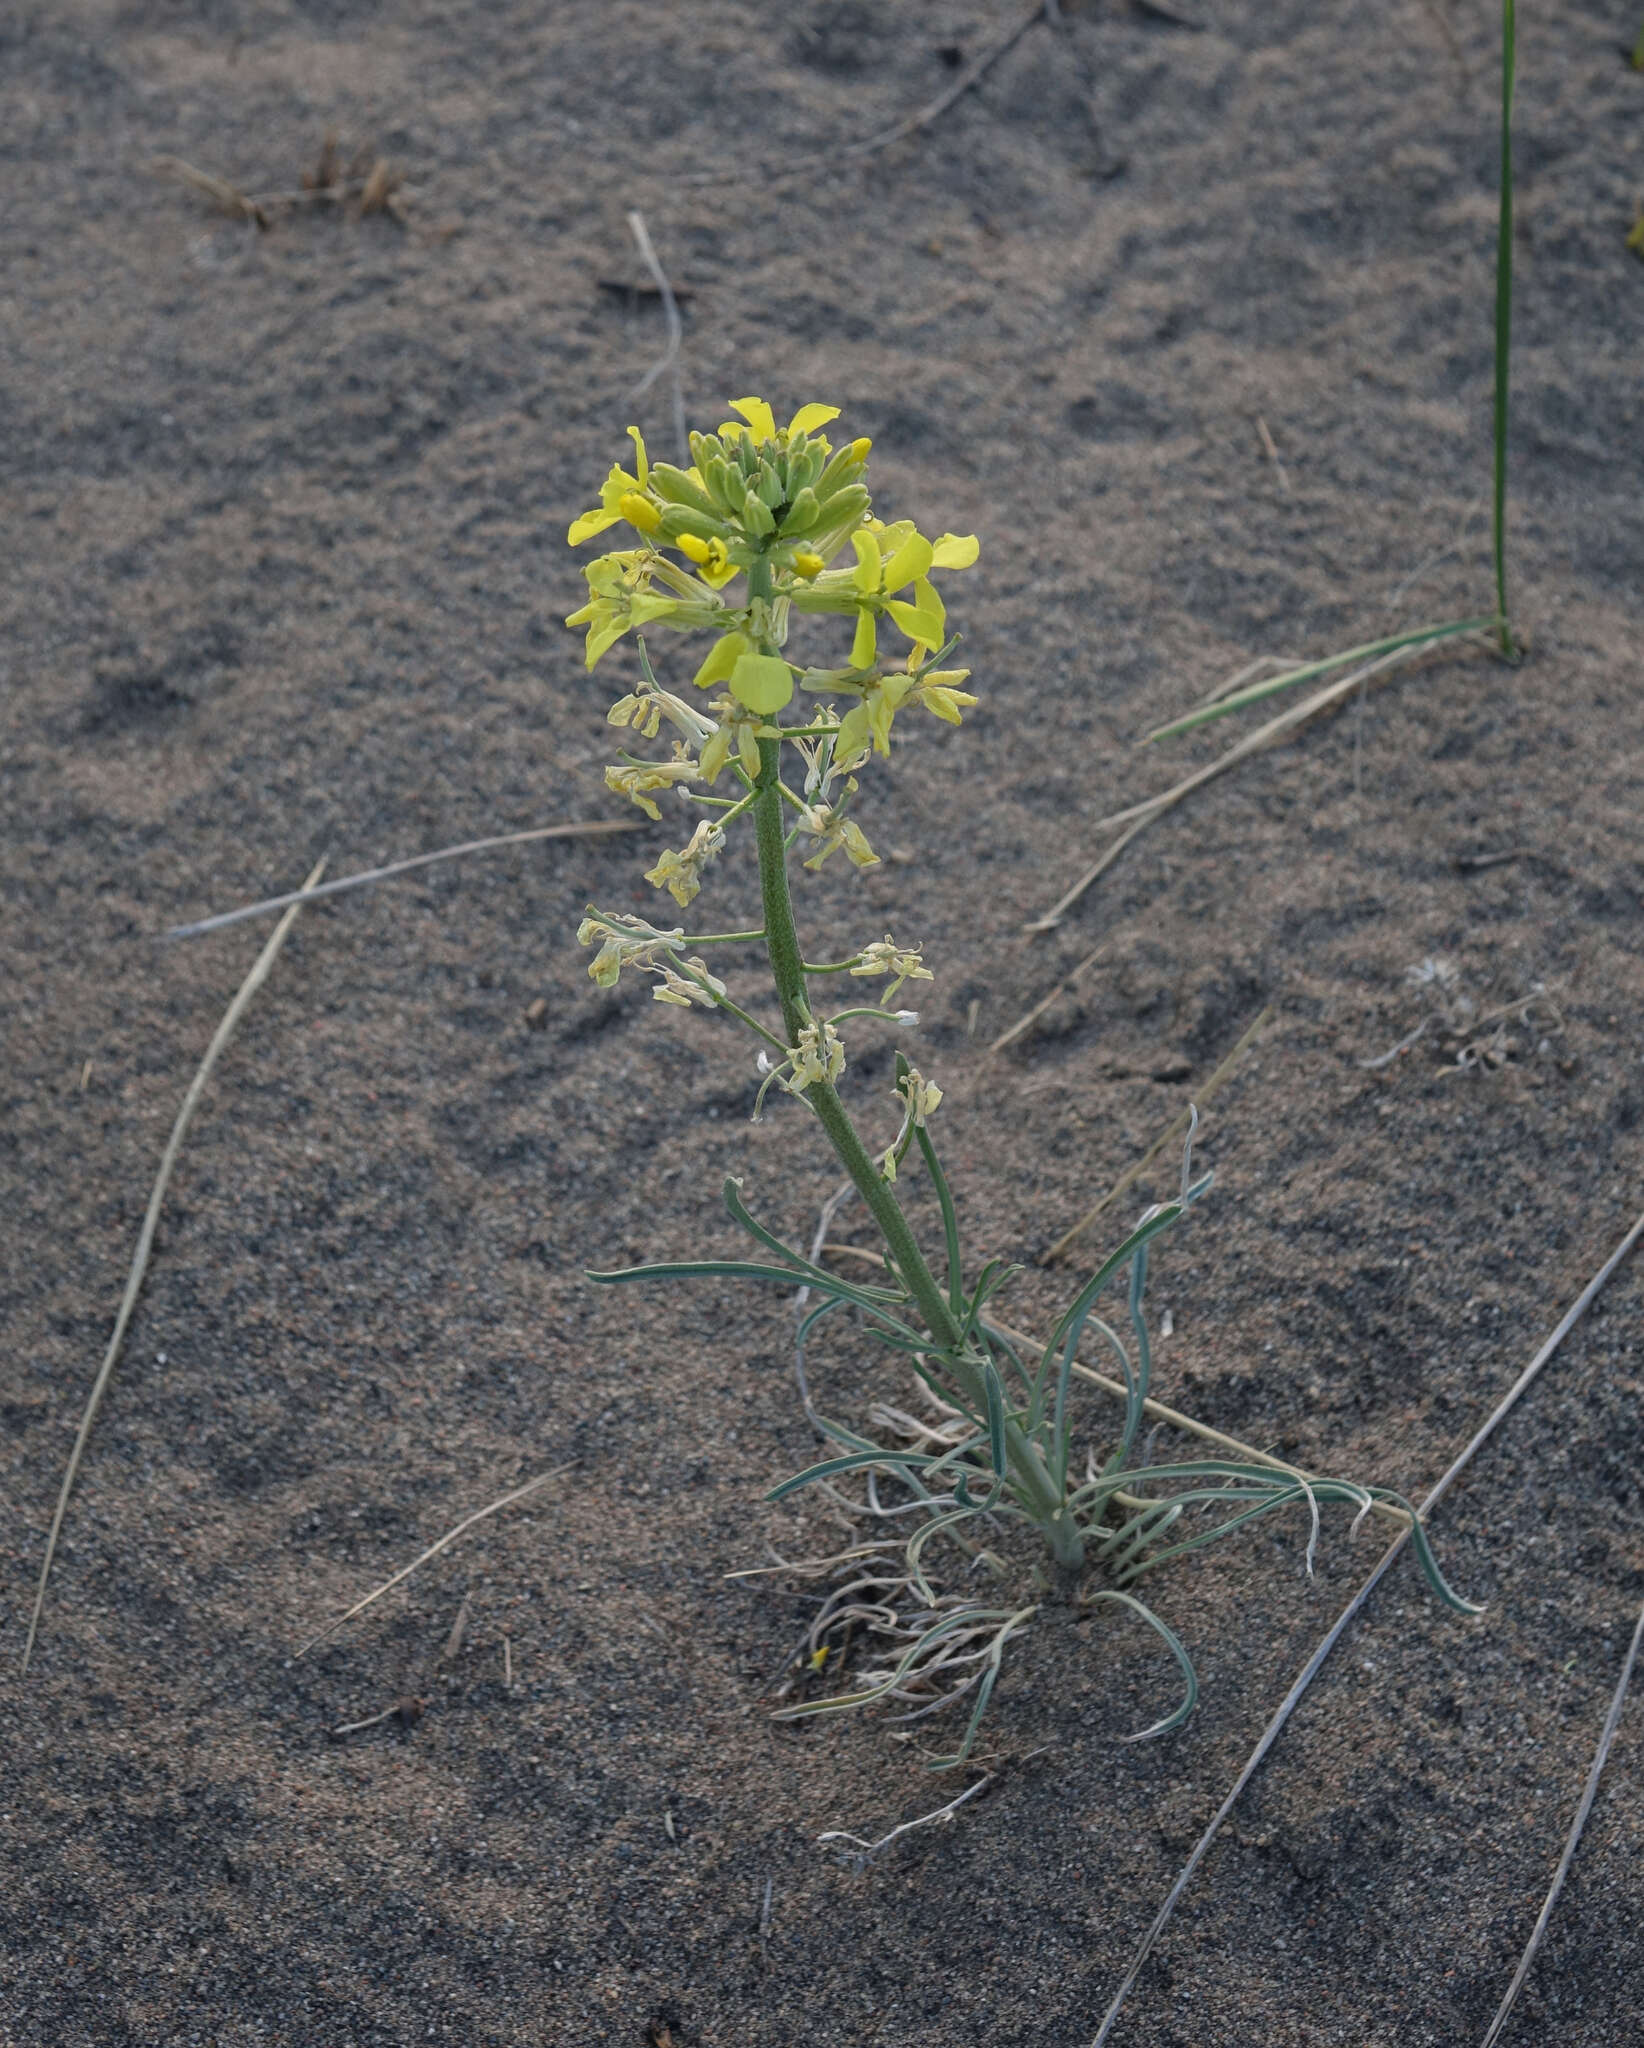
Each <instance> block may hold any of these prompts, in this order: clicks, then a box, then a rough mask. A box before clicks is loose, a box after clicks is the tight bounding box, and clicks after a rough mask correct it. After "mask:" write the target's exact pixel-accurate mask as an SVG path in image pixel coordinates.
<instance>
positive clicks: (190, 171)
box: [148, 156, 270, 234]
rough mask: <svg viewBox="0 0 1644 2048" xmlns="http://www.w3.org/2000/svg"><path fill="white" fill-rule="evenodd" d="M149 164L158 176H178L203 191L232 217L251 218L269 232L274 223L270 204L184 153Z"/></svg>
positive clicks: (155, 159)
mask: <svg viewBox="0 0 1644 2048" xmlns="http://www.w3.org/2000/svg"><path fill="white" fill-rule="evenodd" d="M148 167H149V169H150V170H151V171H152V172H153V173H154V174H155V176H156V177H158V178H175V179H176V180H177V182H178V183H179V184H180V185H188V186H191V187H192V188H193V189H194V190H195V191H196V192H199V193H202V194H203V195H204V196H205V197H206V198H207V199H209V200H210V201H211V203H212V205H213V206H215V207H217V208H218V209H219V211H221V212H223V213H226V214H227V215H228V216H229V218H230V219H231V220H243V221H249V222H250V223H251V225H252V226H253V227H256V228H260V229H261V230H262V231H263V233H264V234H266V233H267V232H268V229H269V226H270V222H269V218H268V211H267V209H266V207H265V206H264V205H263V204H262V203H261V202H260V201H259V200H256V199H251V198H248V197H247V195H246V194H245V193H244V192H242V191H241V190H240V188H239V186H238V185H231V184H230V183H229V182H228V180H227V179H226V178H216V177H213V176H212V174H211V172H210V171H202V170H199V169H197V168H196V167H195V165H193V164H191V163H185V162H184V160H183V159H182V158H181V157H180V156H157V157H153V158H151V159H150V160H149V166H148Z"/></svg>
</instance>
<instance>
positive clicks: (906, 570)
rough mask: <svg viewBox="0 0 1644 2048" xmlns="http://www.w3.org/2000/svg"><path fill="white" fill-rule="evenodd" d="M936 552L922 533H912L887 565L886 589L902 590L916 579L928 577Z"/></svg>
mask: <svg viewBox="0 0 1644 2048" xmlns="http://www.w3.org/2000/svg"><path fill="white" fill-rule="evenodd" d="M935 555H936V550H935V549H934V548H933V547H932V546H931V544H930V542H929V541H928V540H926V538H925V536H924V535H923V534H922V533H910V534H909V535H908V537H907V539H906V540H905V541H903V543H902V545H901V546H900V547H899V548H898V549H897V550H896V552H895V554H894V555H892V556H891V558H890V560H889V561H888V562H887V563H886V564H885V588H886V589H887V590H900V589H902V588H903V586H904V585H905V584H909V583H911V582H913V580H914V579H915V577H918V576H927V575H929V573H930V566H931V563H932V561H933V560H934V559H935Z"/></svg>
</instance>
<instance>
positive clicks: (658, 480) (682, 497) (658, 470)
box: [650, 462, 714, 516]
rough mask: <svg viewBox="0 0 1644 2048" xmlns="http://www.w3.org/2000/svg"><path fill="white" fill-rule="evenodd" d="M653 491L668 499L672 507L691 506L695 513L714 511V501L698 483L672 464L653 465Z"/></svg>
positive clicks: (711, 512) (710, 513) (710, 512)
mask: <svg viewBox="0 0 1644 2048" xmlns="http://www.w3.org/2000/svg"><path fill="white" fill-rule="evenodd" d="M650 481H651V489H652V490H653V491H655V493H656V495H657V496H658V497H659V498H666V499H667V501H668V503H669V504H670V505H689V506H690V507H691V509H692V510H693V511H695V512H706V513H708V514H709V515H710V516H711V515H712V514H713V511H714V501H713V499H712V498H710V497H709V496H708V493H707V492H706V491H705V490H704V489H703V488H702V486H701V485H700V484H699V483H698V482H697V481H696V479H695V478H694V477H689V476H687V475H686V474H685V472H684V470H682V469H675V468H674V466H673V464H672V463H671V462H653V463H652V464H651V479H650Z"/></svg>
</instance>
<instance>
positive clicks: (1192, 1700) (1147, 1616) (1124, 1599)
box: [1091, 1588, 1199, 1742]
mask: <svg viewBox="0 0 1644 2048" xmlns="http://www.w3.org/2000/svg"><path fill="white" fill-rule="evenodd" d="M1098 1600H1113V1601H1116V1602H1117V1603H1118V1604H1119V1606H1121V1607H1128V1608H1129V1609H1130V1611H1131V1613H1132V1614H1137V1615H1140V1616H1141V1618H1142V1620H1143V1621H1145V1622H1146V1623H1147V1625H1148V1627H1149V1628H1150V1629H1152V1631H1153V1633H1154V1634H1155V1635H1156V1636H1158V1637H1159V1638H1160V1640H1161V1641H1162V1642H1163V1643H1164V1645H1165V1647H1166V1648H1167V1649H1168V1650H1169V1652H1170V1654H1171V1656H1173V1657H1174V1658H1175V1660H1176V1662H1177V1663H1178V1664H1179V1665H1180V1666H1181V1672H1182V1676H1183V1678H1185V1679H1186V1681H1187V1692H1186V1695H1185V1696H1184V1698H1183V1700H1182V1703H1181V1705H1180V1706H1179V1707H1178V1708H1177V1709H1176V1710H1175V1712H1174V1713H1171V1714H1166V1715H1165V1717H1164V1719H1163V1720H1162V1721H1155V1722H1154V1723H1153V1726H1152V1727H1151V1728H1141V1729H1138V1730H1137V1732H1136V1733H1135V1734H1134V1735H1125V1736H1121V1737H1120V1740H1121V1741H1123V1742H1150V1741H1152V1739H1153V1738H1154V1736H1156V1735H1168V1734H1169V1733H1170V1732H1171V1730H1172V1729H1173V1728H1179V1727H1180V1726H1181V1725H1182V1723H1183V1722H1184V1721H1185V1720H1186V1719H1187V1717H1188V1715H1189V1714H1191V1713H1192V1711H1193V1709H1194V1708H1195V1707H1196V1706H1197V1705H1198V1703H1199V1674H1198V1673H1197V1672H1196V1671H1195V1670H1194V1669H1193V1659H1192V1658H1191V1657H1190V1656H1189V1655H1188V1654H1187V1650H1186V1648H1185V1647H1184V1646H1183V1643H1182V1639H1181V1637H1180V1636H1179V1635H1177V1633H1176V1631H1175V1630H1174V1629H1173V1628H1172V1627H1171V1626H1170V1624H1169V1623H1168V1622H1166V1621H1161V1620H1160V1619H1159V1617H1158V1615H1156V1614H1155V1613H1154V1612H1153V1609H1152V1608H1151V1607H1146V1606H1144V1605H1143V1604H1142V1602H1141V1601H1140V1600H1138V1599H1136V1598H1135V1597H1134V1596H1133V1595H1132V1594H1129V1593H1114V1592H1111V1591H1109V1590H1108V1589H1106V1588H1104V1589H1103V1590H1102V1591H1101V1592H1099V1593H1094V1594H1092V1595H1091V1603H1092V1605H1094V1604H1095V1603H1096V1601H1098Z"/></svg>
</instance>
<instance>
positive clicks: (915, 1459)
mask: <svg viewBox="0 0 1644 2048" xmlns="http://www.w3.org/2000/svg"><path fill="white" fill-rule="evenodd" d="M936 1462H937V1461H936V1460H935V1459H934V1458H929V1457H926V1456H925V1455H924V1454H923V1453H921V1452H914V1451H883V1450H871V1451H852V1452H851V1453H850V1455H849V1456H847V1457H843V1458H824V1459H823V1460H822V1462H821V1464H820V1465H810V1466H807V1467H806V1469H805V1470H804V1471H803V1472H796V1473H795V1474H794V1476H793V1478H792V1479H784V1480H783V1482H782V1484H781V1485H780V1486H773V1487H772V1488H771V1490H770V1492H769V1493H767V1494H766V1496H765V1498H766V1499H767V1500H770V1501H777V1500H786V1499H787V1497H788V1495H789V1494H790V1493H797V1492H798V1491H799V1489H800V1488H801V1487H802V1486H812V1485H814V1484H815V1483H816V1481H817V1480H818V1479H831V1478H832V1477H833V1476H834V1474H835V1473H836V1472H860V1471H861V1470H862V1468H863V1467H864V1466H866V1465H882V1466H884V1467H885V1469H886V1470H887V1471H891V1472H899V1471H903V1470H906V1471H910V1472H917V1471H921V1470H924V1469H926V1468H928V1467H929V1466H931V1465H934V1464H935V1463H936Z"/></svg>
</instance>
